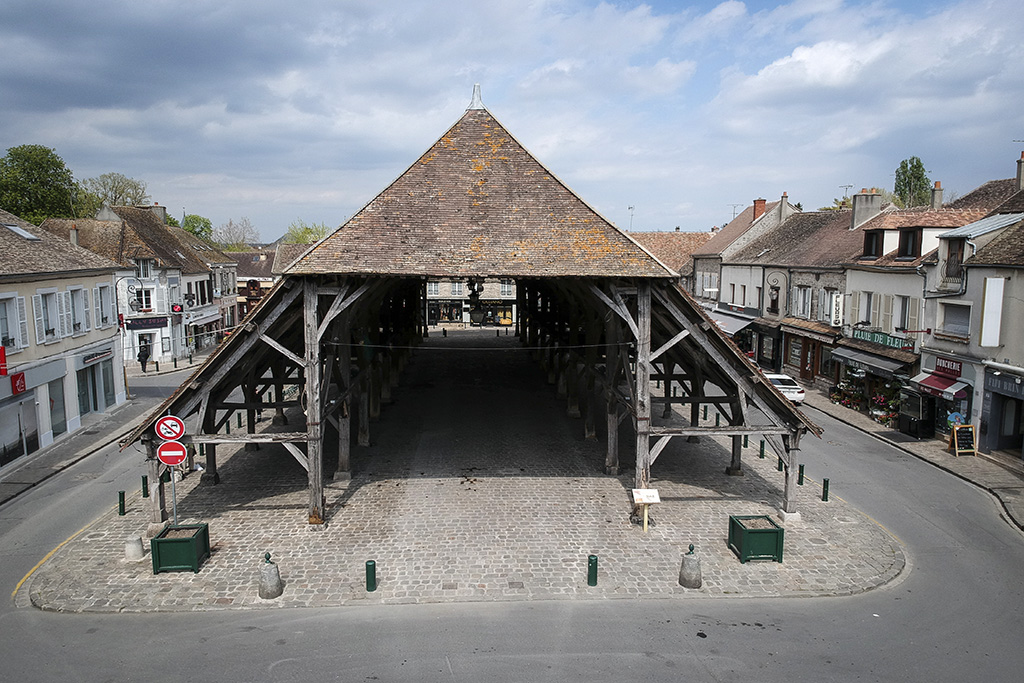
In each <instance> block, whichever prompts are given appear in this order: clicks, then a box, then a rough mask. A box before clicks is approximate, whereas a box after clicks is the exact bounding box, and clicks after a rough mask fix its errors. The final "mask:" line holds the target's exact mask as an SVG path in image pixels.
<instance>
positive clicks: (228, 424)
mask: <svg viewBox="0 0 1024 683" xmlns="http://www.w3.org/2000/svg"><path fill="white" fill-rule="evenodd" d="M224 433H225V434H230V433H231V420H230V419H228V421H227V422H225V423H224Z"/></svg>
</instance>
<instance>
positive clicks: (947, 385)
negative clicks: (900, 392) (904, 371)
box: [910, 372, 970, 401]
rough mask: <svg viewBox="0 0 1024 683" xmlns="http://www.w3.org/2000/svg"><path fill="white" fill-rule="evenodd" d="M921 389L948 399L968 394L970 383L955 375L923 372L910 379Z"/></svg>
mask: <svg viewBox="0 0 1024 683" xmlns="http://www.w3.org/2000/svg"><path fill="white" fill-rule="evenodd" d="M910 381H911V382H913V383H914V385H915V386H917V387H918V388H919V389H920V390H921V391H923V392H925V393H926V394H931V395H932V396H941V397H942V398H944V399H946V400H947V401H952V400H953V399H955V398H964V397H965V396H967V387H969V386H970V385H969V384H967V383H966V382H961V381H960V380H958V379H957V378H955V377H946V376H945V375H937V374H935V373H934V372H922V373H921V374H920V375H918V376H916V377H914V378H913V379H911V380H910Z"/></svg>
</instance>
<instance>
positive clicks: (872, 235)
mask: <svg viewBox="0 0 1024 683" xmlns="http://www.w3.org/2000/svg"><path fill="white" fill-rule="evenodd" d="M881 255H882V231H881V230H866V231H865V232H864V253H863V254H862V255H861V258H878V257H879V256H881Z"/></svg>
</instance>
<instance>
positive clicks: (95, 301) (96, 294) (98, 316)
mask: <svg viewBox="0 0 1024 683" xmlns="http://www.w3.org/2000/svg"><path fill="white" fill-rule="evenodd" d="M92 309H93V320H95V321H96V329H99V328H101V327H103V311H102V310H100V288H99V287H93V288H92Z"/></svg>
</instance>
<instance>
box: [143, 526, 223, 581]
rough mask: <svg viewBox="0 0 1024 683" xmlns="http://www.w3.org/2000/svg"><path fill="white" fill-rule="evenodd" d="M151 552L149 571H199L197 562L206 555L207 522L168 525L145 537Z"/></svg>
mask: <svg viewBox="0 0 1024 683" xmlns="http://www.w3.org/2000/svg"><path fill="white" fill-rule="evenodd" d="M149 547H150V550H151V551H152V555H153V573H154V574H159V573H160V572H183V571H188V570H192V571H193V572H196V573H198V572H199V565H201V564H202V563H203V560H205V559H206V558H208V557H209V556H210V525H209V524H179V525H173V524H172V525H170V526H168V527H167V528H166V529H164V530H163V531H161V532H160V533H159V534H157V535H156V536H154V537H153V538H152V539H150V541H149Z"/></svg>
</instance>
